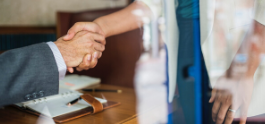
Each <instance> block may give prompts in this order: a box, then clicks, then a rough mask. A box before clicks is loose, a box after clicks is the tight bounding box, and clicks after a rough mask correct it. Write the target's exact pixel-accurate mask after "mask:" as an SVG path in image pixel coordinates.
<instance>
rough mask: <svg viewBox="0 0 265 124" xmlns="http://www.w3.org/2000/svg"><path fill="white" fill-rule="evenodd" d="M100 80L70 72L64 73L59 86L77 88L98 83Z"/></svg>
mask: <svg viewBox="0 0 265 124" xmlns="http://www.w3.org/2000/svg"><path fill="white" fill-rule="evenodd" d="M100 81H101V80H100V78H94V77H89V76H86V75H77V74H71V75H66V76H65V78H64V79H63V80H61V81H60V83H59V87H60V88H65V89H70V90H79V89H82V88H85V87H88V86H92V85H96V84H99V83H100Z"/></svg>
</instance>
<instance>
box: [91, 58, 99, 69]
mask: <svg viewBox="0 0 265 124" xmlns="http://www.w3.org/2000/svg"><path fill="white" fill-rule="evenodd" d="M97 63H98V58H95V57H93V59H92V61H91V66H90V68H94V67H95V66H96V65H97Z"/></svg>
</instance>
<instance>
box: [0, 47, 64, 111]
mask: <svg viewBox="0 0 265 124" xmlns="http://www.w3.org/2000/svg"><path fill="white" fill-rule="evenodd" d="M0 71H1V74H0V106H3V105H7V104H13V103H19V102H23V101H28V100H32V99H36V98H41V97H45V96H49V95H54V94H57V93H58V90H59V89H58V88H59V73H58V68H57V65H56V61H55V58H54V56H53V53H52V51H51V49H50V47H49V46H48V45H47V44H46V43H40V44H35V45H31V46H27V47H23V48H18V49H14V50H10V51H7V52H5V53H3V54H1V55H0Z"/></svg>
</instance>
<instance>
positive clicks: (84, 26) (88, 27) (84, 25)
mask: <svg viewBox="0 0 265 124" xmlns="http://www.w3.org/2000/svg"><path fill="white" fill-rule="evenodd" d="M83 30H85V31H90V32H94V33H98V34H100V35H103V36H104V32H103V31H102V30H101V28H100V27H99V26H98V25H97V24H96V23H94V22H77V23H75V24H74V25H73V26H72V27H71V28H70V29H69V30H68V33H67V35H66V36H64V37H63V40H66V41H68V40H71V39H72V38H73V37H74V36H75V34H76V33H77V32H79V31H83ZM97 42H99V43H101V44H103V45H105V44H106V42H105V40H103V41H97ZM101 55H102V53H101V52H95V53H93V54H89V55H86V57H85V58H84V59H83V61H82V63H81V64H80V65H79V66H78V67H77V68H76V70H77V71H82V70H88V69H89V68H94V67H95V66H96V64H97V61H98V59H99V58H100V57H101ZM91 57H92V58H91ZM68 71H69V72H70V73H73V72H74V69H73V68H72V67H69V68H68Z"/></svg>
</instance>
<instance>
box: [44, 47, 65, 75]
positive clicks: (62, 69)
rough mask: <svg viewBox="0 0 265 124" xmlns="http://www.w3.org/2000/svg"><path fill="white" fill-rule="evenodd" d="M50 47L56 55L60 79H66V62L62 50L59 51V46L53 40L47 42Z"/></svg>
mask: <svg viewBox="0 0 265 124" xmlns="http://www.w3.org/2000/svg"><path fill="white" fill-rule="evenodd" d="M47 44H48V45H49V47H50V48H51V50H52V53H53V55H54V58H55V61H56V64H57V67H58V72H59V80H62V79H64V77H65V74H66V64H65V62H64V59H63V56H62V54H61V52H60V51H59V49H58V47H57V46H56V45H55V44H54V43H53V42H47Z"/></svg>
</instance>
